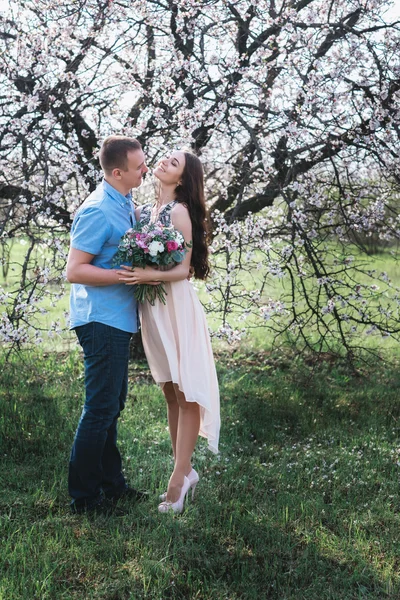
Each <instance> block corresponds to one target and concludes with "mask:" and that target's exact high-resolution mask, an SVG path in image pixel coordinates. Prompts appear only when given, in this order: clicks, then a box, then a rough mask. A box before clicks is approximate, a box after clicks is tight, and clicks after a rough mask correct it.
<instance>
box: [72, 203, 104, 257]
mask: <svg viewBox="0 0 400 600" xmlns="http://www.w3.org/2000/svg"><path fill="white" fill-rule="evenodd" d="M111 233H112V228H111V225H110V224H109V222H108V220H107V218H106V216H105V215H104V213H103V212H102V211H101V210H99V209H98V208H96V207H91V206H90V207H87V208H84V209H83V210H82V211H81V212H79V213H78V214H77V215H76V217H75V220H74V222H73V225H72V228H71V247H72V248H75V249H76V250H82V252H88V253H89V254H94V255H97V254H100V252H101V249H102V248H103V246H104V244H105V243H106V242H107V240H108V239H109V238H110V237H111Z"/></svg>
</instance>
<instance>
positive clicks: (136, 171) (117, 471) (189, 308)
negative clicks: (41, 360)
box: [67, 136, 220, 513]
mask: <svg viewBox="0 0 400 600" xmlns="http://www.w3.org/2000/svg"><path fill="white" fill-rule="evenodd" d="M100 164H101V167H102V170H103V173H104V179H103V181H102V182H101V183H100V185H99V186H98V187H97V188H96V190H95V191H94V192H93V193H92V194H91V195H90V196H89V197H88V198H87V199H86V200H85V202H84V203H83V204H82V206H81V207H80V208H79V210H78V211H77V214H76V216H75V219H74V222H73V225H72V229H71V247H70V253H69V256H68V263H67V279H68V281H69V282H70V283H71V284H72V285H71V302H70V316H71V329H74V330H75V332H76V335H77V337H78V340H79V343H80V345H81V346H82V349H83V354H84V361H85V388H86V398H85V404H84V407H83V410H82V414H81V417H80V420H79V424H78V428H77V431H76V434H75V439H74V443H73V447H72V451H71V457H70V464H69V478H68V487H69V493H70V495H71V497H72V502H71V509H72V511H73V512H75V513H84V512H109V511H110V510H112V508H113V507H114V506H115V502H116V501H117V500H119V499H120V498H126V499H132V500H134V501H135V500H140V499H142V498H143V497H144V494H143V493H142V492H139V491H138V490H136V489H135V488H133V487H131V486H130V485H128V483H127V481H126V480H125V477H124V475H123V472H122V461H121V456H120V453H119V450H118V447H117V423H118V418H119V416H120V413H121V411H122V410H123V408H124V405H125V401H126V396H127V389H128V360H129V344H130V338H131V335H132V333H135V332H137V331H138V328H139V326H141V329H142V339H143V346H144V349H145V353H146V357H147V361H148V363H149V366H150V369H151V373H152V375H153V378H154V380H155V381H156V382H157V383H158V384H159V385H160V386H161V388H162V391H163V394H164V396H165V399H166V402H167V415H168V425H169V432H170V437H171V443H172V450H173V455H174V469H173V472H172V474H171V476H170V479H169V483H168V487H167V491H166V492H165V494H163V495H162V497H161V498H160V499H161V500H162V502H161V503H160V504H159V506H158V510H159V511H160V512H161V513H164V512H169V511H173V512H182V510H183V506H184V501H185V498H186V495H187V493H188V491H189V490H190V488H192V491H194V488H195V486H196V485H197V483H198V481H199V475H198V474H197V472H196V471H195V470H194V468H193V467H192V454H193V451H194V448H195V445H196V441H197V437H198V435H199V434H200V435H201V436H203V437H206V438H207V439H208V445H209V448H210V450H212V451H213V452H217V451H218V438H219V428H220V417H219V391H218V382H217V376H216V371H215V365H214V359H213V354H212V349H211V343H210V338H209V334H208V327H207V323H206V318H205V314H204V311H203V308H202V306H201V304H200V302H199V300H198V298H197V295H196V292H195V290H194V288H193V286H192V284H191V283H190V281H189V279H188V277H189V273H192V274H193V276H194V277H195V278H198V279H205V278H206V277H207V275H208V272H209V263H208V249H207V221H206V206H205V200H204V181H203V169H202V165H201V162H200V160H199V159H198V158H197V157H196V156H194V155H193V154H190V153H187V152H181V151H175V152H173V153H172V154H171V155H170V156H168V157H166V158H165V159H163V160H161V161H160V162H159V164H158V166H157V168H156V169H155V170H154V176H155V177H156V178H157V179H158V180H159V184H160V185H159V193H158V197H157V199H156V201H155V202H154V204H151V205H150V204H149V205H145V206H143V207H139V208H137V209H136V210H135V208H134V205H133V202H132V197H131V190H132V188H137V187H139V186H140V184H141V182H142V177H143V175H144V174H145V173H146V172H147V171H148V168H147V166H146V162H145V156H144V153H143V151H142V148H141V145H140V143H139V142H138V141H137V140H136V139H134V138H129V137H124V136H110V137H108V138H107V139H106V140H105V141H104V142H103V145H102V147H101V150H100ZM137 221H140V222H141V223H142V224H149V223H162V224H163V225H167V226H169V225H172V226H173V227H174V228H175V229H176V230H177V231H179V232H180V233H181V234H182V236H183V237H184V239H185V243H186V245H187V247H188V252H187V253H186V255H185V257H184V259H183V262H182V263H180V264H178V265H176V266H174V267H173V268H172V269H170V270H169V271H160V270H157V269H155V268H152V267H146V268H144V269H142V268H138V267H133V268H132V267H129V266H124V265H121V266H117V267H113V266H112V265H113V264H114V263H113V259H114V257H115V254H116V252H117V249H118V244H119V242H120V239H121V237H122V236H123V235H124V234H125V232H126V231H127V230H128V229H130V228H131V227H132V226H133V225H134V224H135V223H136V222H137ZM161 282H163V285H164V288H165V290H166V293H167V295H166V303H165V304H163V303H162V302H161V301H160V300H159V299H156V300H155V302H154V305H152V304H150V303H149V302H147V301H145V302H144V303H143V304H140V306H139V307H138V306H137V303H136V300H135V297H134V293H133V291H134V287H133V286H135V285H138V284H151V285H157V284H158V283H161ZM139 317H140V320H139Z"/></svg>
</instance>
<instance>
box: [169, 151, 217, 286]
mask: <svg viewBox="0 0 400 600" xmlns="http://www.w3.org/2000/svg"><path fill="white" fill-rule="evenodd" d="M184 154H185V168H184V170H183V173H182V177H181V180H182V183H181V184H180V185H178V186H177V187H176V190H175V194H176V199H177V200H178V202H181V203H182V204H186V206H187V208H188V211H189V215H190V219H191V221H192V238H193V247H192V259H191V266H192V267H193V269H194V276H195V277H196V279H206V278H207V275H208V273H209V272H210V264H209V260H208V247H207V241H208V227H207V209H206V202H205V198H204V173H203V165H202V164H201V162H200V160H199V159H198V158H197V156H195V155H194V154H191V153H190V152H184Z"/></svg>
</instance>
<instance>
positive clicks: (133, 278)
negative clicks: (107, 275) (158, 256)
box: [117, 265, 161, 285]
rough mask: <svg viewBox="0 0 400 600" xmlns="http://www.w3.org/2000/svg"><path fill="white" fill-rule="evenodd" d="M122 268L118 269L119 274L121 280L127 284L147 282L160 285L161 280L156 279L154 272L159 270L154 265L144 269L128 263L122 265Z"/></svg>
mask: <svg viewBox="0 0 400 600" xmlns="http://www.w3.org/2000/svg"><path fill="white" fill-rule="evenodd" d="M121 269H123V270H119V269H118V270H117V273H118V275H119V280H120V281H121V282H122V283H125V285H139V284H141V283H146V284H148V285H159V284H160V283H161V282H160V281H154V273H156V272H157V270H156V269H153V268H152V267H146V269H142V268H140V267H128V266H126V265H122V266H121Z"/></svg>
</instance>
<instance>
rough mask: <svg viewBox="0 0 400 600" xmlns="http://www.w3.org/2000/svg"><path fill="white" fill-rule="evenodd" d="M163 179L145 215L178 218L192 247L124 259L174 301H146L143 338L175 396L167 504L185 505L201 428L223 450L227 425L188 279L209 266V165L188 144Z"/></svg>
mask: <svg viewBox="0 0 400 600" xmlns="http://www.w3.org/2000/svg"><path fill="white" fill-rule="evenodd" d="M154 175H155V177H156V178H157V179H158V180H159V182H160V192H159V198H158V201H157V202H156V203H155V204H154V205H153V206H150V205H145V206H143V207H140V208H138V209H137V211H136V218H137V220H140V221H141V222H143V223H148V222H161V223H163V224H164V225H170V224H172V225H173V226H174V227H175V229H177V230H178V231H180V232H181V233H182V235H183V237H184V238H185V241H186V243H187V244H188V247H189V251H188V252H187V254H186V256H185V258H184V260H183V262H182V263H180V264H179V265H177V266H175V267H174V268H173V269H171V270H169V271H159V270H157V269H153V268H151V267H146V268H145V269H141V268H133V269H132V268H130V267H123V268H124V272H123V271H120V274H121V281H124V282H125V283H126V284H127V285H136V284H141V283H150V282H156V281H163V282H164V286H165V289H166V292H167V296H166V304H165V305H164V304H163V303H162V302H160V301H159V300H156V302H155V305H154V306H152V305H151V304H150V303H148V302H146V303H144V304H142V305H141V308H140V319H141V324H142V338H143V345H144V349H145V352H146V357H147V360H148V363H149V366H150V369H151V372H152V375H153V377H154V379H155V381H156V382H157V383H159V384H160V385H161V387H162V390H163V393H164V396H165V399H166V401H167V412H168V425H169V432H170V437H171V442H172V450H173V454H174V460H175V466H174V470H173V472H172V475H171V477H170V480H169V484H168V490H167V493H166V494H163V496H162V498H161V499H162V500H163V502H162V503H161V504H160V505H159V507H158V510H159V511H160V512H168V511H169V510H173V511H174V512H182V510H183V505H184V501H185V497H186V494H187V493H188V491H189V489H190V488H192V496H193V493H194V489H195V487H196V485H197V482H198V481H199V477H198V475H197V473H196V471H195V470H194V469H193V468H192V464H191V459H192V454H193V451H194V447H195V445H196V441H197V437H198V435H199V433H200V435H202V436H203V437H206V438H207V439H208V444H209V448H210V450H212V451H213V452H215V453H217V452H218V438H219V428H220V417H219V391H218V381H217V376H216V371H215V365H214V358H213V354H212V348H211V342H210V338H209V334H208V327H207V322H206V318H205V314H204V311H203V308H202V306H201V304H200V302H199V299H198V298H197V295H196V292H195V290H194V289H193V286H192V284H191V283H190V281H189V280H188V275H189V271H190V269H191V270H192V272H193V275H194V277H196V278H198V279H205V278H206V277H207V275H208V273H209V270H210V268H209V262H208V249H207V242H206V240H207V226H206V207H205V201H204V181H203V168H202V165H201V162H200V160H199V159H198V158H197V157H196V156H194V155H193V154H190V153H188V152H180V151H175V152H173V153H172V154H171V156H170V157H169V158H165V159H163V160H162V161H161V162H160V163H159V165H158V166H157V168H156V169H155V170H154Z"/></svg>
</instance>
